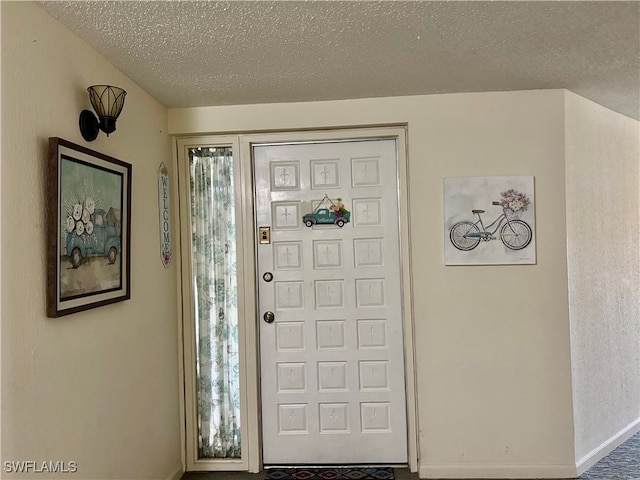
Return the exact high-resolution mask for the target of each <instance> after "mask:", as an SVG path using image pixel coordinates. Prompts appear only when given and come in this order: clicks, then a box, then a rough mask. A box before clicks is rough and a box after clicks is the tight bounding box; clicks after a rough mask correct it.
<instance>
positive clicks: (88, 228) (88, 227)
mask: <svg viewBox="0 0 640 480" xmlns="http://www.w3.org/2000/svg"><path fill="white" fill-rule="evenodd" d="M84 229H85V230H86V231H87V233H88V234H89V235H91V234H92V233H93V222H92V221H91V220H89V221H88V222H87V224H86V225H85V226H84Z"/></svg>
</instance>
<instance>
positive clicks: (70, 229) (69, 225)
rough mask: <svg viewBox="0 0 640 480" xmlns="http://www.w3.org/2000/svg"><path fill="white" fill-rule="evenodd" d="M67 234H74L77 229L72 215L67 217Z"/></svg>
mask: <svg viewBox="0 0 640 480" xmlns="http://www.w3.org/2000/svg"><path fill="white" fill-rule="evenodd" d="M65 227H66V229H67V232H69V233H71V232H73V229H74V228H76V221H75V220H74V219H73V217H72V216H71V215H69V216H68V217H67V221H66V225H65Z"/></svg>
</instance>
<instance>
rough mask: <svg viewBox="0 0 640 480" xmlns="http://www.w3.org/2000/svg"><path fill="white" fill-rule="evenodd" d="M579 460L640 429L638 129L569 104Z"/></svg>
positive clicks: (575, 100) (589, 106) (571, 98)
mask: <svg viewBox="0 0 640 480" xmlns="http://www.w3.org/2000/svg"><path fill="white" fill-rule="evenodd" d="M566 105H567V107H566V132H567V133H566V147H567V161H566V178H567V238H568V240H567V244H568V245H567V247H568V249H567V253H568V269H569V299H570V303H569V304H570V318H571V366H572V372H573V402H574V416H575V439H576V440H575V442H576V461H580V460H581V459H582V458H583V457H584V456H585V455H587V454H589V452H591V451H592V450H593V449H595V448H597V447H598V446H599V445H601V444H602V443H604V442H606V441H608V440H609V439H610V438H611V437H614V436H616V435H617V434H618V433H619V432H620V431H621V430H623V429H625V428H626V427H628V426H629V425H630V424H632V423H633V422H634V421H636V422H637V421H640V310H639V304H640V299H639V296H638V293H639V291H640V282H639V272H640V257H639V253H638V252H639V250H638V230H639V228H640V222H639V216H638V190H639V181H640V177H639V173H640V172H639V168H638V163H639V161H640V148H639V144H640V131H639V128H638V122H636V121H633V120H631V119H629V118H626V117H623V116H621V115H618V114H616V113H613V112H611V111H610V110H607V109H605V108H602V107H600V106H599V105H595V104H593V103H592V102H589V101H587V100H585V99H584V98H581V97H579V96H577V95H574V94H572V93H570V92H568V93H567V96H566Z"/></svg>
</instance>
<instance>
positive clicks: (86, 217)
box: [82, 208, 91, 223]
mask: <svg viewBox="0 0 640 480" xmlns="http://www.w3.org/2000/svg"><path fill="white" fill-rule="evenodd" d="M89 220H91V213H89V210H87V209H86V208H85V209H84V210H82V221H83V222H84V223H87V222H88V221H89Z"/></svg>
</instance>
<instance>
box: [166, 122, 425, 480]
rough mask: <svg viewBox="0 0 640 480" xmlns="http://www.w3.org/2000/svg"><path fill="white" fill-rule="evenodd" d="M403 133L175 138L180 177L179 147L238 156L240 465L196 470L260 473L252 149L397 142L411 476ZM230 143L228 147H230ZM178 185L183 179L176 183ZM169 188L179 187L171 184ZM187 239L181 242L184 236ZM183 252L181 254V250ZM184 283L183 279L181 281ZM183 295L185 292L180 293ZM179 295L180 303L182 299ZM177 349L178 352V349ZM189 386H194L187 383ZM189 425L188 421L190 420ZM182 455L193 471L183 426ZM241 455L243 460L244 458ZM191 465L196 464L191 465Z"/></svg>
mask: <svg viewBox="0 0 640 480" xmlns="http://www.w3.org/2000/svg"><path fill="white" fill-rule="evenodd" d="M406 137H407V131H406V126H391V127H372V128H358V129H338V130H314V131H296V132H277V133H273V132H272V133H269V132H267V133H249V134H239V135H234V136H229V135H224V136H223V135H219V136H218V135H210V136H206V137H205V136H202V135H200V136H198V137H184V138H183V137H180V138H177V139H176V155H175V162H176V171H177V172H180V173H179V175H183V173H182V172H183V171H184V166H181V165H179V162H178V159H179V157H181V154H180V149H184V148H185V145H195V144H196V143H197V142H204V143H203V144H205V145H210V144H218V145H221V144H227V145H232V146H233V147H234V149H235V148H239V156H237V155H238V154H237V153H236V151H234V159H238V160H239V161H238V162H237V163H236V165H237V166H238V167H239V169H238V170H237V171H236V174H237V177H236V185H237V190H236V195H237V201H238V202H239V205H237V212H239V214H238V217H239V218H238V223H237V230H236V232H237V240H238V247H239V248H238V251H237V254H238V263H239V268H238V271H239V272H240V264H242V265H243V272H244V275H243V276H242V277H241V278H239V284H238V289H239V292H238V294H239V295H238V296H239V298H242V299H243V301H242V302H241V303H242V304H241V305H240V304H239V305H238V308H239V311H240V312H243V317H241V318H244V322H242V326H241V330H240V336H241V338H240V348H241V365H244V369H242V367H241V372H240V379H241V384H242V385H243V386H244V395H243V396H242V397H243V398H241V403H242V402H243V400H244V405H241V409H242V414H244V418H242V434H243V441H242V448H243V452H244V453H243V461H242V462H240V463H238V464H236V467H234V466H233V464H231V465H230V464H228V463H227V464H226V465H225V466H224V467H223V464H224V462H215V461H197V462H198V463H197V465H198V467H197V469H198V470H223V469H226V470H232V469H242V470H248V471H249V472H253V473H257V472H259V471H260V470H261V468H262V454H261V452H262V448H261V445H262V444H261V442H262V438H261V432H260V429H261V427H260V425H261V421H260V415H261V407H260V373H259V372H260V364H259V362H260V355H259V342H258V320H257V318H258V312H257V308H258V305H257V295H256V292H257V286H256V262H257V254H256V252H257V246H256V241H255V240H256V234H254V225H255V223H254V205H253V202H254V198H253V188H254V183H253V178H252V176H253V174H252V172H253V166H252V163H253V159H252V146H253V145H256V144H286V143H309V142H314V143H317V142H325V141H326V142H329V141H346V140H358V139H395V140H396V141H397V158H398V184H397V187H398V199H399V210H400V211H399V214H400V242H401V243H400V252H401V258H402V272H401V278H402V304H403V313H404V318H403V327H404V332H403V334H404V359H405V376H406V382H405V383H406V402H407V432H408V438H407V445H408V458H409V468H410V470H411V471H412V472H416V471H417V470H418V452H419V448H418V411H417V391H416V380H415V374H416V371H415V347H414V330H413V301H412V284H411V278H412V275H411V259H410V254H411V250H410V243H409V239H410V236H409V211H408V207H409V201H408V200H409V191H408V171H407V169H408V158H407V138H406ZM232 142H233V143H232ZM181 180H182V183H183V184H184V180H185V179H181ZM174 183H175V184H177V183H179V182H174ZM181 190H182V191H180V192H176V193H179V200H180V204H181V208H180V215H181V216H183V215H184V208H183V205H184V203H185V202H186V201H187V200H188V199H187V197H186V195H187V192H185V191H184V190H185V189H184V188H182V189H181ZM184 223H185V221H184V218H183V219H182V221H181V225H182V226H181V235H180V236H181V239H184V238H187V239H188V238H189V232H188V231H185V228H184V225H183V224H184ZM185 235H187V236H185ZM183 242H184V240H181V241H180V244H179V248H180V250H181V251H188V247H189V244H188V243H186V244H185V243H183ZM185 249H186V250H185ZM180 263H181V265H180V267H181V268H180V269H179V271H182V273H183V275H184V273H185V268H188V265H184V264H186V263H187V262H186V259H181V261H180ZM183 278H184V279H185V280H183V281H189V280H188V279H189V277H188V276H187V277H184V276H183ZM182 291H184V292H185V293H186V290H184V289H183V290H182ZM186 296H187V295H185V296H184V297H186ZM180 297H181V298H182V300H181V307H180V322H181V325H180V326H181V333H182V334H183V335H184V338H183V342H182V344H183V345H184V346H185V347H184V355H181V356H180V360H181V371H182V372H184V375H185V381H186V384H185V385H186V387H187V388H185V398H182V399H181V411H182V412H183V414H184V415H185V417H184V418H186V419H187V421H193V408H192V406H191V405H192V404H193V398H192V397H193V395H189V392H188V391H187V390H188V384H189V383H190V382H189V381H188V380H189V372H190V369H191V366H190V363H189V362H191V357H190V352H189V351H188V350H189V348H188V345H189V344H190V341H191V339H190V338H189V335H190V334H192V332H191V329H190V326H189V323H190V322H189V317H188V316H187V315H190V313H189V310H188V308H189V307H190V306H189V304H190V299H188V298H184V297H183V296H182V295H180ZM182 348H183V347H182V346H181V349H182ZM192 385H194V384H193V383H192ZM190 419H191V420H190ZM182 429H183V436H182V442H183V452H185V454H186V456H187V457H188V458H185V465H190V466H191V469H193V464H194V459H193V454H194V452H193V448H189V447H188V445H189V443H190V442H192V440H190V439H188V438H186V429H185V427H184V426H183V428H182ZM245 453H246V457H245ZM196 460H197V459H196Z"/></svg>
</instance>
